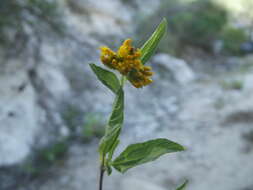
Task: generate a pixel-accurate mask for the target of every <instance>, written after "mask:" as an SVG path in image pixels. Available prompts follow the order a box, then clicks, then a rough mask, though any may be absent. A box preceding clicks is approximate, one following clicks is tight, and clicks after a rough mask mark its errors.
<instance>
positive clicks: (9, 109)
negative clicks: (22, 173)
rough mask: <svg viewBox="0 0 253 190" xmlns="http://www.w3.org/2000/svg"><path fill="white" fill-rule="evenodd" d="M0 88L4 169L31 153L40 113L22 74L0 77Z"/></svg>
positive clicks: (0, 141)
mask: <svg viewBox="0 0 253 190" xmlns="http://www.w3.org/2000/svg"><path fill="white" fill-rule="evenodd" d="M0 86H1V90H0V97H1V98H0V105H1V106H0V129H1V133H0V155H1V156H0V166H7V165H12V164H16V163H19V162H21V161H22V160H23V159H24V158H26V156H27V155H29V154H30V153H31V145H32V144H33V143H34V139H35V137H36V135H37V134H38V132H39V127H38V125H39V121H40V116H41V115H43V112H42V110H41V109H40V108H39V107H38V105H37V103H36V98H37V97H36V93H35V91H34V89H33V87H32V86H31V84H30V83H29V81H28V77H27V76H26V73H25V72H22V71H19V72H16V73H10V74H6V75H1V77H0Z"/></svg>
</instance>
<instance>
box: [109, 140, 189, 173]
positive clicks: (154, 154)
mask: <svg viewBox="0 0 253 190" xmlns="http://www.w3.org/2000/svg"><path fill="white" fill-rule="evenodd" d="M182 150H184V147H183V146H181V145H179V144H177V143H175V142H173V141H170V140H167V139H155V140H150V141H146V142H144V143H137V144H132V145H129V146H128V147H127V148H126V149H125V150H124V151H123V152H122V153H121V154H120V155H119V156H118V157H117V158H116V159H115V160H114V161H113V163H112V165H113V167H114V168H115V169H116V170H118V171H119V172H121V173H124V172H126V171H127V170H128V169H130V168H133V167H135V166H138V165H140V164H144V163H147V162H151V161H153V160H156V159H157V158H159V157H160V156H162V155H163V154H166V153H171V152H177V151H182Z"/></svg>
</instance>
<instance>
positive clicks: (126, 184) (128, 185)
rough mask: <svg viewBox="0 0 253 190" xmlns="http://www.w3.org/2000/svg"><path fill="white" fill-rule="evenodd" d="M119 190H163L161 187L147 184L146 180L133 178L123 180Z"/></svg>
mask: <svg viewBox="0 0 253 190" xmlns="http://www.w3.org/2000/svg"><path fill="white" fill-rule="evenodd" d="M120 189H121V190H129V189H131V190H142V189H143V190H144V189H145V190H165V189H164V188H162V187H161V186H158V185H156V184H154V183H151V182H149V181H148V180H141V179H135V178H125V179H123V180H122V182H121V188H120Z"/></svg>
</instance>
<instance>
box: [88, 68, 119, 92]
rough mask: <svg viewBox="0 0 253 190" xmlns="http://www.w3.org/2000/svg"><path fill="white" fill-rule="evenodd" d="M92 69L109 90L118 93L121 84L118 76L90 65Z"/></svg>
mask: <svg viewBox="0 0 253 190" xmlns="http://www.w3.org/2000/svg"><path fill="white" fill-rule="evenodd" d="M90 67H91V69H92V70H93V72H94V73H95V74H96V76H97V78H98V79H99V80H100V81H101V82H102V83H103V84H104V85H105V86H107V87H108V88H109V89H111V91H112V92H114V93H117V92H118V90H119V88H120V82H119V79H118V78H117V76H116V75H115V74H114V73H113V72H111V71H108V70H106V69H103V68H102V67H99V66H97V65H95V64H90Z"/></svg>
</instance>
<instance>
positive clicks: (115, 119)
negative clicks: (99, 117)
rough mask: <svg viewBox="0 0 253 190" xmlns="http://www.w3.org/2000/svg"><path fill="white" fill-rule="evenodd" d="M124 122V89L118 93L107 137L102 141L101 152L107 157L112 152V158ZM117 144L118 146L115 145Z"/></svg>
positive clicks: (107, 129)
mask: <svg viewBox="0 0 253 190" xmlns="http://www.w3.org/2000/svg"><path fill="white" fill-rule="evenodd" d="M123 120H124V91H123V89H122V88H120V89H119V91H118V92H117V96H116V98H115V101H114V104H113V110H112V113H111V116H110V119H109V121H108V124H107V126H106V131H105V136H104V137H103V138H102V139H101V142H100V145H99V152H100V154H101V155H106V154H107V153H109V152H111V153H110V154H111V156H112V154H113V152H114V150H115V148H116V147H115V146H117V141H118V136H119V134H120V131H121V128H122V125H123ZM115 143H116V145H115Z"/></svg>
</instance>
